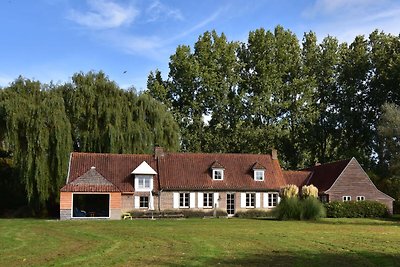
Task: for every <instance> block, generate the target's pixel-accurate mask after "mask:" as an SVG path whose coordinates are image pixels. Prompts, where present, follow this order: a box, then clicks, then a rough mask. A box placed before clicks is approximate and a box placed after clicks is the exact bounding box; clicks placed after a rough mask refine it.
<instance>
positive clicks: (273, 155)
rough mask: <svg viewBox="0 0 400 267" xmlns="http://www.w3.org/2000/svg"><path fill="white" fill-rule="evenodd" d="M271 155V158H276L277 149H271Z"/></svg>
mask: <svg viewBox="0 0 400 267" xmlns="http://www.w3.org/2000/svg"><path fill="white" fill-rule="evenodd" d="M271 156H272V159H278V150H276V149H271Z"/></svg>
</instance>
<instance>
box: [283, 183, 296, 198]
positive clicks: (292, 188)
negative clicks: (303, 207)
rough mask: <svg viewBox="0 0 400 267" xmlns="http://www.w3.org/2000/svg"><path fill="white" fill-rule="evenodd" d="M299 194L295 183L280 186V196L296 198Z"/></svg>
mask: <svg viewBox="0 0 400 267" xmlns="http://www.w3.org/2000/svg"><path fill="white" fill-rule="evenodd" d="M298 194H299V188H298V187H297V185H294V184H288V185H285V186H284V187H283V188H281V195H282V198H296V197H297V196H298Z"/></svg>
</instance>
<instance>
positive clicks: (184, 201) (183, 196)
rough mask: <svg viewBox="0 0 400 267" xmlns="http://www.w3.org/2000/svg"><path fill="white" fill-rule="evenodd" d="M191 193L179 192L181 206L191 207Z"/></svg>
mask: <svg viewBox="0 0 400 267" xmlns="http://www.w3.org/2000/svg"><path fill="white" fill-rule="evenodd" d="M189 202H190V194H189V193H179V207H180V208H189Z"/></svg>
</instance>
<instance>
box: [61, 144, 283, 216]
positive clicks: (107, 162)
mask: <svg viewBox="0 0 400 267" xmlns="http://www.w3.org/2000/svg"><path fill="white" fill-rule="evenodd" d="M285 183H286V181H285V179H284V177H283V173H282V169H281V167H280V165H279V161H278V158H277V153H276V151H273V153H272V155H269V154H267V155H259V154H207V153H165V152H164V151H163V150H162V148H156V149H155V153H154V155H139V154H97V153H75V152H74V153H71V156H70V162H69V170H68V177H67V182H66V185H65V186H64V187H62V188H61V193H60V218H61V219H71V218H82V217H85V218H87V217H95V218H110V219H119V218H120V217H121V214H122V212H125V211H132V210H149V209H150V210H151V209H154V210H178V209H194V210H203V211H207V210H211V209H213V208H218V209H223V210H225V211H226V212H227V213H228V215H234V214H235V213H236V212H237V211H241V210H247V209H254V208H260V209H271V208H273V207H275V206H276V205H277V204H278V203H279V200H280V199H279V190H280V188H281V187H282V185H284V184H285Z"/></svg>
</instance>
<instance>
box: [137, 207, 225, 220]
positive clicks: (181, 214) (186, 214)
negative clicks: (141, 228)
mask: <svg viewBox="0 0 400 267" xmlns="http://www.w3.org/2000/svg"><path fill="white" fill-rule="evenodd" d="M129 213H130V214H131V215H132V217H133V218H203V217H213V216H214V210H207V211H203V210H190V209H188V210H165V211H153V212H152V211H136V210H134V211H131V212H129ZM216 216H217V217H226V216H228V214H227V213H226V211H224V210H221V209H217V211H216Z"/></svg>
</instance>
